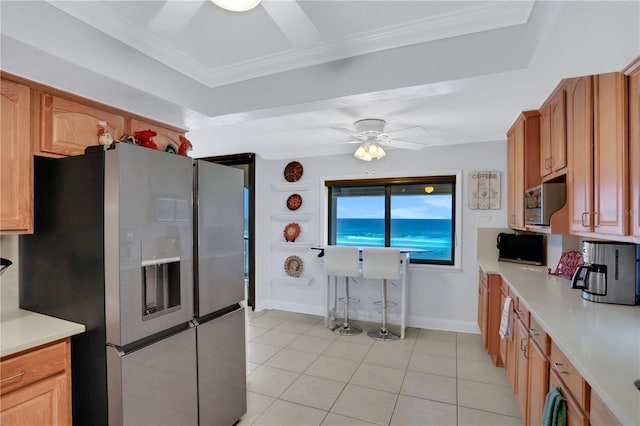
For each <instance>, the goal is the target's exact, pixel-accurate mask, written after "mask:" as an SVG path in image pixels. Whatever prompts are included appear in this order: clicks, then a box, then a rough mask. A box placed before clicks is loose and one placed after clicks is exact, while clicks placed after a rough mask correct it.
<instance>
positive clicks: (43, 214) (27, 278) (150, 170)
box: [20, 144, 244, 425]
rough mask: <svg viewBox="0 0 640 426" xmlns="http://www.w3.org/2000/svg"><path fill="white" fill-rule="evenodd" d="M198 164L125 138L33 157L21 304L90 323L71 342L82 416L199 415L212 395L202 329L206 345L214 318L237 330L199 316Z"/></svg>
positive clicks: (79, 420) (86, 420) (114, 419)
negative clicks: (205, 375)
mask: <svg viewBox="0 0 640 426" xmlns="http://www.w3.org/2000/svg"><path fill="white" fill-rule="evenodd" d="M193 169H194V165H193V160H191V159H190V158H188V157H181V156H177V155H171V154H167V153H163V152H160V151H154V150H150V149H147V148H142V147H138V146H132V145H127V144H117V145H116V146H115V148H114V149H110V150H107V151H102V147H95V148H89V149H88V150H87V152H86V153H85V155H82V156H76V157H67V158H62V159H48V158H41V157H36V158H35V182H34V183H35V221H36V222H35V233H34V234H33V235H27V236H23V237H21V240H20V263H21V267H20V275H21V279H20V307H21V308H23V309H29V310H33V311H37V312H41V313H44V314H48V315H53V316H56V317H60V318H64V319H68V320H71V321H76V322H80V323H83V324H85V325H86V330H87V331H86V332H85V333H83V334H81V335H78V336H74V337H73V338H72V342H71V356H72V402H73V421H74V423H75V424H91V425H107V424H109V425H121V424H123V425H158V424H175V425H197V424H198V423H199V417H198V416H199V403H200V405H202V404H206V403H209V402H208V401H207V399H206V398H207V397H206V396H204V395H199V387H201V386H200V383H199V382H200V379H199V377H200V376H199V373H200V372H206V371H207V368H208V365H207V361H205V360H204V357H203V356H200V354H199V344H198V343H199V342H198V336H201V338H200V340H201V343H202V345H201V346H203V345H204V344H205V342H207V339H206V338H205V337H204V333H203V331H204V330H205V327H204V326H206V324H209V323H210V324H211V325H212V327H210V328H211V329H212V330H213V329H215V330H214V331H212V332H211V333H210V334H216V333H217V334H219V335H220V336H221V337H220V339H228V338H230V337H229V336H228V332H227V331H226V330H225V325H221V326H219V327H214V326H213V324H216V322H215V320H211V321H208V322H207V321H205V320H206V319H207V318H205V319H204V320H202V324H201V325H198V322H197V321H195V320H194V313H195V309H194V298H196V299H198V298H200V297H201V296H200V295H198V294H196V292H194V268H196V267H197V266H196V264H195V263H194V235H197V234H194V230H195V229H196V227H195V224H194V222H195V221H194V178H193V177H194V175H193ZM199 186H201V187H202V186H203V184H202V183H201V184H200V185H199ZM240 209H242V206H241V205H240ZM241 235H242V234H241V233H240V234H239V237H238V239H239V240H240V242H242V237H241ZM200 267H202V265H200ZM240 274H241V275H240V276H242V273H240ZM212 285H217V283H216V282H213V281H212ZM241 289H242V287H241ZM214 315H215V314H214ZM214 315H212V317H213V316H214ZM227 317H228V316H227ZM227 317H225V316H222V317H219V319H220V320H221V319H222V318H227ZM243 320H244V317H243ZM219 322H220V323H221V324H222V323H223V322H224V321H222V320H221V321H219ZM236 327H237V326H236ZM240 333H242V334H243V333H244V322H243V326H242V329H241V331H240ZM233 338H235V335H234V336H233ZM207 355H209V356H212V355H211V353H207ZM241 357H242V358H244V342H243V346H242V354H241ZM214 358H215V357H214ZM199 359H202V361H201V363H202V365H201V366H198V361H199ZM232 423H233V422H232ZM200 424H214V423H206V422H201V423H200ZM229 424H231V423H229Z"/></svg>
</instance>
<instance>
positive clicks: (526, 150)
mask: <svg viewBox="0 0 640 426" xmlns="http://www.w3.org/2000/svg"><path fill="white" fill-rule="evenodd" d="M539 162H540V114H539V113H538V111H525V112H523V113H522V114H520V116H519V117H518V119H517V120H516V121H515V123H514V124H513V126H511V128H510V129H509V131H508V132H507V224H508V226H509V227H510V228H514V229H521V230H524V229H525V223H524V192H525V190H526V189H527V188H531V187H533V186H536V185H538V184H539V183H540V172H539V169H538V164H539Z"/></svg>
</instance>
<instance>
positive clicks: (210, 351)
mask: <svg viewBox="0 0 640 426" xmlns="http://www.w3.org/2000/svg"><path fill="white" fill-rule="evenodd" d="M196 330H197V332H198V390H199V407H200V424H201V425H207V426H231V425H233V424H234V423H235V422H236V421H237V420H238V419H240V417H242V416H243V415H244V414H245V413H246V412H247V395H246V391H247V385H246V382H247V373H246V371H247V370H246V360H245V340H244V308H242V309H239V310H237V311H233V312H231V313H229V314H227V315H224V316H222V317H219V318H216V319H213V320H211V321H208V322H206V323H203V324H200V325H198V327H197V328H196Z"/></svg>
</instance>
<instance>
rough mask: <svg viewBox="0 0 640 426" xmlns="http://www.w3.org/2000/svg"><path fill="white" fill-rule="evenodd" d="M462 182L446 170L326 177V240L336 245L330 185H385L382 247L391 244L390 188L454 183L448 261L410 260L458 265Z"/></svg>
mask: <svg viewBox="0 0 640 426" xmlns="http://www.w3.org/2000/svg"><path fill="white" fill-rule="evenodd" d="M460 182H461V173H460V172H448V173H438V174H435V173H434V174H430V175H427V176H425V175H420V176H405V177H378V178H365V179H357V178H348V179H327V180H325V181H324V186H325V190H326V192H325V201H326V206H327V209H326V213H327V214H326V215H325V218H326V220H327V226H326V227H325V230H326V234H325V235H326V242H327V243H328V244H335V238H336V236H335V235H334V234H335V232H334V231H335V230H334V229H333V228H334V226H335V223H334V222H333V221H332V220H331V218H332V217H335V215H336V213H337V212H336V208H337V206H335V205H334V203H333V196H332V195H333V194H332V189H333V187H345V186H352V187H357V186H379V187H384V197H385V200H384V201H385V217H384V222H385V231H384V232H385V235H384V245H385V247H389V246H390V243H391V222H392V220H393V218H392V217H391V196H392V187H393V186H399V185H412V184H429V183H450V184H452V186H453V193H452V215H451V221H452V224H451V228H452V229H451V231H452V236H451V244H452V247H451V256H452V258H451V260H450V261H449V260H446V261H445V260H437V259H432V260H427V259H410V263H411V264H412V265H420V266H429V267H445V268H460V265H461V263H460V262H461V259H460V257H461V250H460V248H459V247H458V238H459V233H460V230H461V224H460V219H461V211H460V204H461V203H460V199H461V191H462V188H461V187H460Z"/></svg>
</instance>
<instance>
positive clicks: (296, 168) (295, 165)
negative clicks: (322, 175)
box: [284, 161, 304, 182]
mask: <svg viewBox="0 0 640 426" xmlns="http://www.w3.org/2000/svg"><path fill="white" fill-rule="evenodd" d="M303 172H304V168H303V167H302V164H300V163H299V162H298V161H292V162H290V163H289V164H287V165H286V167H285V168H284V178H285V179H286V180H287V182H297V181H298V180H299V179H300V178H301V177H302V173H303Z"/></svg>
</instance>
